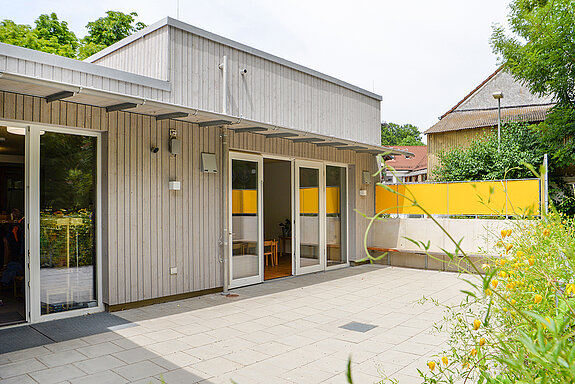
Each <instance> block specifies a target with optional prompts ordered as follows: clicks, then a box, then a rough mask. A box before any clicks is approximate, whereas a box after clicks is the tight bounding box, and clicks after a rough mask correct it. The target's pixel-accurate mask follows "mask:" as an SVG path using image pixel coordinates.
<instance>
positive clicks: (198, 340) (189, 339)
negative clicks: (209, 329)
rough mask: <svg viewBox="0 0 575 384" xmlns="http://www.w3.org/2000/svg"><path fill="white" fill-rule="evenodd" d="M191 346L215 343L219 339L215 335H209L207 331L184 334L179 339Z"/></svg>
mask: <svg viewBox="0 0 575 384" xmlns="http://www.w3.org/2000/svg"><path fill="white" fill-rule="evenodd" d="M178 340H179V341H181V342H184V343H186V344H188V345H189V346H190V348H195V347H201V346H202V345H206V344H213V343H215V342H217V341H218V339H216V338H215V337H212V336H208V335H206V334H205V333H198V334H196V335H190V336H184V337H181V338H179V339H178Z"/></svg>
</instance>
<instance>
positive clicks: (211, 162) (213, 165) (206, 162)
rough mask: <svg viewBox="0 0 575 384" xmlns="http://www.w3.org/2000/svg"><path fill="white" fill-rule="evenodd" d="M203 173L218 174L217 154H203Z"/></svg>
mask: <svg viewBox="0 0 575 384" xmlns="http://www.w3.org/2000/svg"><path fill="white" fill-rule="evenodd" d="M202 172H207V173H218V162H217V161H216V154H215V153H205V152H202Z"/></svg>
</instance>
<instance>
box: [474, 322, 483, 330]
mask: <svg viewBox="0 0 575 384" xmlns="http://www.w3.org/2000/svg"><path fill="white" fill-rule="evenodd" d="M479 327H481V320H479V319H475V320H473V329H474V330H476V331H477V330H478V329H479Z"/></svg>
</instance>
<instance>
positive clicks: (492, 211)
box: [375, 179, 540, 215]
mask: <svg viewBox="0 0 575 384" xmlns="http://www.w3.org/2000/svg"><path fill="white" fill-rule="evenodd" d="M388 187H389V188H391V189H392V190H393V191H397V192H398V193H399V194H401V195H405V196H406V197H409V198H412V199H415V200H416V201H417V202H418V203H419V205H421V206H422V207H423V208H425V209H426V210H427V211H428V212H429V213H430V214H433V215H525V214H530V215H538V214H539V211H540V209H539V208H540V193H539V188H540V185H539V179H528V180H507V181H505V180H499V181H472V182H453V183H422V184H406V185H395V184H394V185H388ZM406 197H403V196H399V195H398V194H395V193H393V192H390V191H388V190H387V189H385V188H383V187H381V186H378V187H377V188H376V196H375V206H376V212H382V211H384V213H400V214H422V213H423V212H422V211H421V209H419V208H418V207H414V206H412V202H410V201H409V200H407V199H406Z"/></svg>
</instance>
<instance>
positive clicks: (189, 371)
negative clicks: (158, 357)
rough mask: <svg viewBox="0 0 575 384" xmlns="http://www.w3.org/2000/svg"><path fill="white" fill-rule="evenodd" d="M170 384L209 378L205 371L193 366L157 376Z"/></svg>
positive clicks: (190, 382)
mask: <svg viewBox="0 0 575 384" xmlns="http://www.w3.org/2000/svg"><path fill="white" fill-rule="evenodd" d="M156 379H159V380H163V381H164V382H166V383H168V384H194V383H199V382H200V381H202V380H205V379H207V377H206V375H205V373H203V372H199V371H198V370H196V369H194V368H191V367H183V368H178V369H175V370H171V371H169V372H165V373H162V374H160V375H158V376H156Z"/></svg>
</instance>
